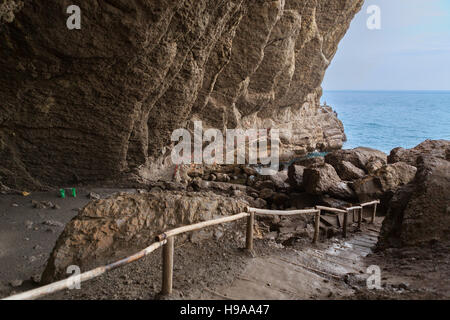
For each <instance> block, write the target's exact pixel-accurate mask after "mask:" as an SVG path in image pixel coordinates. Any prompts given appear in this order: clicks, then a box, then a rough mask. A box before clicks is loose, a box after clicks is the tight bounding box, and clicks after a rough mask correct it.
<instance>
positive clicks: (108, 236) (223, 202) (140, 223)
mask: <svg viewBox="0 0 450 320" xmlns="http://www.w3.org/2000/svg"><path fill="white" fill-rule="evenodd" d="M246 206H247V204H246V203H245V202H241V201H237V200H235V199H232V198H227V197H223V196H218V195H215V194H213V193H195V194H189V193H183V192H167V191H166V192H155V193H145V194H136V195H134V194H118V195H116V196H112V197H110V198H108V199H103V200H96V201H92V202H90V203H89V204H88V205H86V206H85V207H84V208H83V209H82V210H81V211H80V213H79V214H78V215H77V216H76V217H75V218H74V219H73V220H72V221H71V222H70V223H69V224H67V226H66V228H65V229H64V232H63V233H62V234H61V236H60V237H59V239H58V241H57V242H56V245H55V248H54V249H53V252H52V253H51V255H50V259H49V261H48V262H47V266H46V268H45V271H44V273H43V275H42V281H43V282H44V283H48V282H51V281H54V280H57V279H61V278H65V277H67V274H66V268H67V267H68V266H70V265H77V266H79V267H80V268H81V269H82V270H86V269H87V268H90V267H93V266H98V265H99V264H101V263H104V262H106V261H109V262H111V259H114V258H118V257H123V256H126V255H129V254H131V253H135V252H136V251H138V250H139V249H143V248H145V247H146V246H148V245H150V244H151V243H153V242H154V239H155V236H156V235H158V234H159V233H161V232H164V231H166V230H168V229H171V228H173V227H177V226H181V225H188V224H192V223H196V222H200V221H205V220H211V219H214V218H218V217H220V216H225V215H231V214H235V213H239V212H243V211H244V210H245V207H246ZM178 238H180V237H178ZM181 238H182V237H181Z"/></svg>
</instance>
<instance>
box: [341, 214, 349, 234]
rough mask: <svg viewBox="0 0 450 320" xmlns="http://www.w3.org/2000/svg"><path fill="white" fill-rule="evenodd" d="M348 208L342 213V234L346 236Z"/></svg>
mask: <svg viewBox="0 0 450 320" xmlns="http://www.w3.org/2000/svg"><path fill="white" fill-rule="evenodd" d="M347 224H348V210H346V211H345V213H344V225H343V226H342V236H343V237H344V238H347Z"/></svg>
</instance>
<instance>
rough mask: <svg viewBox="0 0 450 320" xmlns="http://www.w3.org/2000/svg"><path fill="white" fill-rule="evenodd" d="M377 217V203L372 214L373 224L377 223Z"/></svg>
mask: <svg viewBox="0 0 450 320" xmlns="http://www.w3.org/2000/svg"><path fill="white" fill-rule="evenodd" d="M376 216H377V204H376V203H375V204H374V205H373V212H372V221H371V222H370V223H371V224H374V223H375V217H376Z"/></svg>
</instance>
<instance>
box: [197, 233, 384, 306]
mask: <svg viewBox="0 0 450 320" xmlns="http://www.w3.org/2000/svg"><path fill="white" fill-rule="evenodd" d="M376 241H377V234H376V233H371V234H369V235H367V234H362V233H361V234H356V235H355V236H354V237H352V238H351V239H350V240H349V241H343V240H338V239H335V240H334V241H333V242H331V243H327V244H325V245H320V246H318V247H314V246H309V247H304V248H301V249H292V250H279V251H275V252H273V253H272V254H271V255H270V256H269V257H256V258H254V259H252V260H251V261H250V262H249V264H248V265H247V267H246V268H245V270H244V271H243V272H242V273H241V274H240V275H238V276H237V277H236V279H235V280H234V281H233V282H232V283H231V284H226V285H223V286H220V287H219V288H217V290H216V291H215V292H205V294H203V295H202V296H201V297H200V298H202V299H218V298H223V299H239V300H242V299H249V300H253V299H255V300H256V299H270V300H272V299H276V300H277V299H330V298H333V297H334V298H338V297H341V298H343V297H346V296H351V295H352V294H354V293H355V292H354V289H353V288H352V286H351V285H349V284H348V283H347V282H346V281H345V277H346V276H348V275H349V274H355V275H359V274H365V273H366V270H367V267H368V265H367V263H366V262H365V259H364V257H365V256H366V255H367V254H368V253H370V252H371V248H372V247H373V246H374V245H375V244H376ZM362 278H363V277H362ZM362 280H364V279H362Z"/></svg>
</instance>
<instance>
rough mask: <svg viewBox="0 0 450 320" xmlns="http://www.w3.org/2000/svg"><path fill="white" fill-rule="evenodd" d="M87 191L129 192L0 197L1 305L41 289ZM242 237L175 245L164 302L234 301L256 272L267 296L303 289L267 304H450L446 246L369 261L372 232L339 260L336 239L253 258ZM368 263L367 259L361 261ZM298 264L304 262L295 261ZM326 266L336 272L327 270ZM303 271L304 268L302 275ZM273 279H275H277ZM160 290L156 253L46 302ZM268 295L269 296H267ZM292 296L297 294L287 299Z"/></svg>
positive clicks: (259, 245)
mask: <svg viewBox="0 0 450 320" xmlns="http://www.w3.org/2000/svg"><path fill="white" fill-rule="evenodd" d="M91 191H94V192H96V193H99V194H100V195H101V196H103V197H104V196H107V195H109V194H112V193H114V192H117V191H126V190H111V189H92V190H87V189H86V190H79V191H78V197H77V198H70V197H69V198H67V199H60V198H58V196H57V194H54V193H37V194H32V195H30V196H29V197H23V196H19V195H0V297H5V296H8V295H11V294H13V293H17V292H21V291H25V290H28V289H31V288H35V287H37V286H38V285H37V284H36V283H34V282H33V281H32V280H30V279H31V278H32V277H33V276H35V275H39V274H40V273H41V272H42V271H43V268H44V266H45V261H46V259H47V258H48V256H49V254H50V252H51V250H52V249H53V246H54V243H55V241H56V239H57V237H58V236H59V234H60V233H61V232H62V230H63V226H64V224H65V223H67V222H68V221H70V219H71V218H72V217H73V216H75V215H76V214H77V211H78V209H79V208H81V207H83V206H84V205H85V204H86V203H87V202H88V201H89V199H88V198H87V197H86V195H87V194H88V193H89V192H91ZM128 191H129V192H135V190H128ZM32 200H37V201H52V202H53V203H55V204H58V205H59V206H60V207H61V208H60V209H58V210H54V209H36V208H33V206H32V204H31V201H32ZM48 221H53V222H57V223H56V224H54V223H50V225H49V224H48V223H47V224H46V222H48ZM30 222H32V224H30ZM380 223H381V219H380V220H378V221H377V225H376V227H375V228H376V229H378V228H379V227H380ZM367 228H372V229H373V228H374V227H369V226H367ZM244 230H245V222H243V221H238V222H235V223H234V225H233V228H232V230H231V231H229V232H227V233H226V234H225V235H224V236H223V237H222V238H220V239H210V240H204V241H201V242H196V243H192V242H185V243H182V244H180V245H178V246H177V247H176V249H175V256H174V260H175V266H174V293H173V295H172V296H170V297H165V299H232V298H233V296H235V297H239V294H237V293H236V292H238V293H239V292H240V291H242V290H244V289H242V288H247V287H248V288H249V287H250V286H246V285H243V284H242V281H243V280H244V281H248V280H249V279H250V278H251V275H253V274H255V273H258V270H262V271H264V270H266V271H267V272H266V275H264V272H262V271H261V272H260V273H261V277H263V279H266V278H267V279H269V278H271V279H272V280H270V281H269V282H270V283H264V282H263V280H261V279H258V278H251V279H250V280H251V281H252V285H255V283H259V284H258V285H259V287H260V289H261V286H262V287H264V286H268V288H266V289H276V288H281V289H283V288H282V287H283V285H286V284H289V282H292V279H294V280H295V281H301V282H299V283H298V285H296V286H295V287H294V289H292V286H291V288H290V289H289V290H279V289H276V290H278V291H279V292H281V293H280V294H279V296H271V297H272V298H274V297H275V298H277V297H278V298H290V299H299V298H300V299H430V298H431V299H449V298H450V285H449V279H450V263H449V261H450V260H449V259H450V249H449V248H450V245H448V244H435V245H434V246H430V248H425V249H423V248H422V249H417V248H416V249H414V248H409V249H401V250H396V249H391V250H388V251H385V252H382V253H372V252H371V251H370V249H369V248H368V247H371V246H373V244H374V243H375V241H376V237H375V236H376V235H374V234H373V231H369V230H365V233H370V232H371V233H372V237H375V241H372V242H370V241H369V242H367V243H366V244H364V241H367V240H365V239H364V236H366V235H365V234H364V232H363V233H362V234H361V233H357V234H354V235H353V238H354V239H356V240H354V239H353V238H352V239H353V240H351V239H350V240H348V241H356V243H359V244H362V246H358V248H360V249H358V250H356V251H355V250H354V251H351V250H350V251H344V255H343V256H341V257H339V259H337V258H336V257H335V254H334V253H333V254H331V251H330V250H331V249H333V248H336V243H338V244H339V243H340V244H339V246H341V245H342V241H343V240H342V239H339V237H338V238H332V239H328V240H323V239H322V242H321V243H320V244H319V245H316V246H314V245H312V244H311V242H310V239H305V238H299V239H294V240H293V241H288V243H289V245H287V246H284V245H282V244H280V243H277V242H275V241H273V240H268V239H259V240H256V241H255V252H254V254H250V253H248V252H246V251H245V250H242V249H241V248H243V247H244V241H245V240H244V236H243V231H244ZM284 243H285V244H286V242H284ZM366 246H367V247H366ZM311 254H312V255H313V256H317V255H319V256H321V257H322V256H323V255H324V254H325V255H326V256H325V258H323V259H322V260H320V259H319V260H314V259H312V258H310V256H311ZM355 255H356V256H355ZM366 255H368V256H367V257H365V256H366ZM299 257H300V258H301V259H303V260H298V259H300V258H299ZM352 259H354V260H352ZM324 261H325V262H326V263H324ZM330 261H332V262H333V263H337V264H334V266H332V264H330V263H329V262H330ZM343 261H344V262H343ZM286 263H287V264H286ZM269 264H271V265H272V268H274V269H273V271H270V270H269V271H268V266H269ZM273 265H277V267H273ZM305 265H307V268H304V267H301V266H305ZM368 265H378V266H380V268H381V271H382V272H381V277H382V282H381V283H382V290H368V289H367V287H366V282H365V278H364V277H365V276H366V275H365V274H364V272H365V269H366V267H367V266H368ZM308 266H309V267H308ZM330 266H331V269H330ZM342 266H343V267H344V269H342V268H341V267H342ZM258 268H259V269H258ZM294 269H295V270H294ZM352 269H353V270H352ZM289 270H290V271H289ZM285 271H286V272H285ZM277 273H280V276H279V277H278V275H277ZM249 275H250V276H249ZM289 277H291V278H290V279H291V280H289ZM278 279H288V280H280V281H278ZM14 280H21V281H23V283H22V284H21V285H20V286H17V287H14V286H12V285H11V283H12V282H14ZM303 280H304V281H303ZM261 284H262V285H261ZM16 285H17V283H16ZM160 286H161V249H159V250H158V251H156V252H155V253H154V254H152V255H150V256H148V257H146V258H145V259H143V260H141V261H138V262H135V263H133V264H130V265H127V266H125V267H123V268H120V269H116V270H113V271H111V272H109V273H107V274H105V275H103V276H101V277H99V278H97V279H94V280H91V281H88V282H86V283H83V284H82V285H81V290H66V291H62V292H59V293H56V294H53V295H51V296H48V297H46V298H45V299H144V300H145V299H159V298H161V297H159V291H160ZM280 286H281V287H280ZM269 287H270V288H269ZM233 290H234V291H233ZM248 290H250V289H248ZM258 290H259V289H258ZM276 290H275V291H276ZM244 291H245V290H244ZM272 291H274V290H270V292H272ZM287 291H288V292H287ZM293 291H297V292H294V293H293V294H291V293H292V292H293ZM260 292H262V291H260ZM265 292H266V293H267V292H269V291H268V290H265ZM286 292H287V293H288V294H286ZM249 294H250V291H249ZM270 294H272V293H270ZM253 298H255V297H253ZM256 298H257V297H256Z"/></svg>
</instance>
